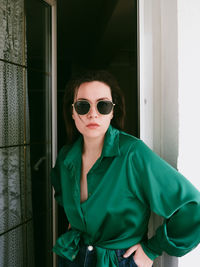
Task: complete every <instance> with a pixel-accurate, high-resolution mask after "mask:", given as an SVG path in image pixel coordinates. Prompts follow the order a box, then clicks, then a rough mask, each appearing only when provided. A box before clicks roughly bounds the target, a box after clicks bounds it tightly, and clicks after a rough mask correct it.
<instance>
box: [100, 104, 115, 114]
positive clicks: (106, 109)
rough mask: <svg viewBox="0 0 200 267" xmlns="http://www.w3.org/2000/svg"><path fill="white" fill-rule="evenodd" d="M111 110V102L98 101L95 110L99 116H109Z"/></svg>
mask: <svg viewBox="0 0 200 267" xmlns="http://www.w3.org/2000/svg"><path fill="white" fill-rule="evenodd" d="M112 108H113V103H112V102H111V101H99V102H98V103H97V109H98V111H99V113H101V114H104V115H106V114H109V113H110V112H111V110H112Z"/></svg>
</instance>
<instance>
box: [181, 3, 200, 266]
mask: <svg viewBox="0 0 200 267" xmlns="http://www.w3.org/2000/svg"><path fill="white" fill-rule="evenodd" d="M199 25H200V1H199V0H190V1H188V0H178V29H179V31H178V65H179V68H178V72H179V73H178V74H179V93H178V94H179V158H178V169H179V170H180V171H181V172H182V173H183V174H184V175H185V176H186V177H187V178H188V179H189V180H190V181H191V182H192V183H193V184H194V185H195V186H196V187H197V188H198V189H199V190H200V174H199V164H200V162H199V160H200V156H199V151H200V30H199ZM199 265H200V246H198V248H196V249H195V250H194V251H192V252H191V253H189V254H188V255H186V256H184V257H182V258H180V260H179V266H180V267H188V266H193V267H198V266H199Z"/></svg>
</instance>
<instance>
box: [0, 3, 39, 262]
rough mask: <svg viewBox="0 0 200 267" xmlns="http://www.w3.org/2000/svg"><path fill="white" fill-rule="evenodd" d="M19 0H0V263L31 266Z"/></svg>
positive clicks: (26, 104)
mask: <svg viewBox="0 0 200 267" xmlns="http://www.w3.org/2000/svg"><path fill="white" fill-rule="evenodd" d="M24 27H25V25H24V0H0V266H2V267H13V266H15V267H23V266H26V267H27V266H33V264H34V263H33V260H32V259H31V255H33V239H32V236H33V235H32V220H31V218H32V205H31V176H30V153H29V152H30V149H29V135H30V134H29V112H28V94H27V85H26V84H27V83H26V53H25V51H26V49H25V36H24V35H25V34H24V32H25V31H24Z"/></svg>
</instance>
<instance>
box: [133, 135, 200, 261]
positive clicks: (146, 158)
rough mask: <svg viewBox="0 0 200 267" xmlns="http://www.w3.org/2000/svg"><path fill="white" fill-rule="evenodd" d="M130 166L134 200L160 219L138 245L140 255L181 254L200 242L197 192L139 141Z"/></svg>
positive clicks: (199, 203)
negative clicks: (153, 233)
mask: <svg viewBox="0 0 200 267" xmlns="http://www.w3.org/2000/svg"><path fill="white" fill-rule="evenodd" d="M132 164H133V170H134V172H135V173H134V175H135V177H137V181H138V184H139V186H138V192H137V194H138V197H139V198H140V199H141V201H144V202H145V203H146V205H148V206H149V207H150V209H151V210H152V211H153V212H155V213H156V214H158V215H160V216H162V217H163V218H164V223H163V224H162V225H161V226H160V227H159V228H158V229H157V231H156V233H155V235H154V236H153V237H152V238H150V239H149V240H147V241H145V242H143V243H142V247H143V250H144V252H145V253H146V254H147V255H148V256H149V257H150V258H151V259H152V260H154V259H155V258H156V257H157V256H159V255H161V254H162V252H163V251H165V252H166V253H168V254H169V255H172V256H177V257H180V256H183V255H185V254H186V253H188V252H189V251H191V250H192V249H193V248H195V247H196V246H197V245H198V244H199V243H200V192H199V191H198V190H197V189H196V188H195V187H194V186H193V185H192V184H191V183H190V182H189V181H188V180H187V179H186V178H185V177H184V176H183V175H181V174H180V173H179V172H178V171H177V170H175V169H174V168H173V167H172V166H170V165H169V164H168V163H167V162H165V161H164V160H163V159H161V158H160V157H159V156H158V155H157V154H155V153H154V152H153V151H152V150H151V149H149V148H148V147H147V146H146V145H145V144H144V143H143V142H142V141H141V140H139V141H138V142H137V144H136V146H135V152H134V154H133V157H132Z"/></svg>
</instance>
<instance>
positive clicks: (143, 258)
mask: <svg viewBox="0 0 200 267" xmlns="http://www.w3.org/2000/svg"><path fill="white" fill-rule="evenodd" d="M133 252H135V254H134V256H133V258H134V261H135V263H136V264H137V266H138V267H152V265H153V261H152V260H151V259H150V258H149V257H148V256H147V255H146V254H145V253H144V250H143V249H142V246H141V245H140V244H137V245H135V246H132V247H130V248H129V249H128V250H127V251H126V252H125V254H124V255H123V257H124V258H127V257H129V256H130V255H131V254H132V253H133Z"/></svg>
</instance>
